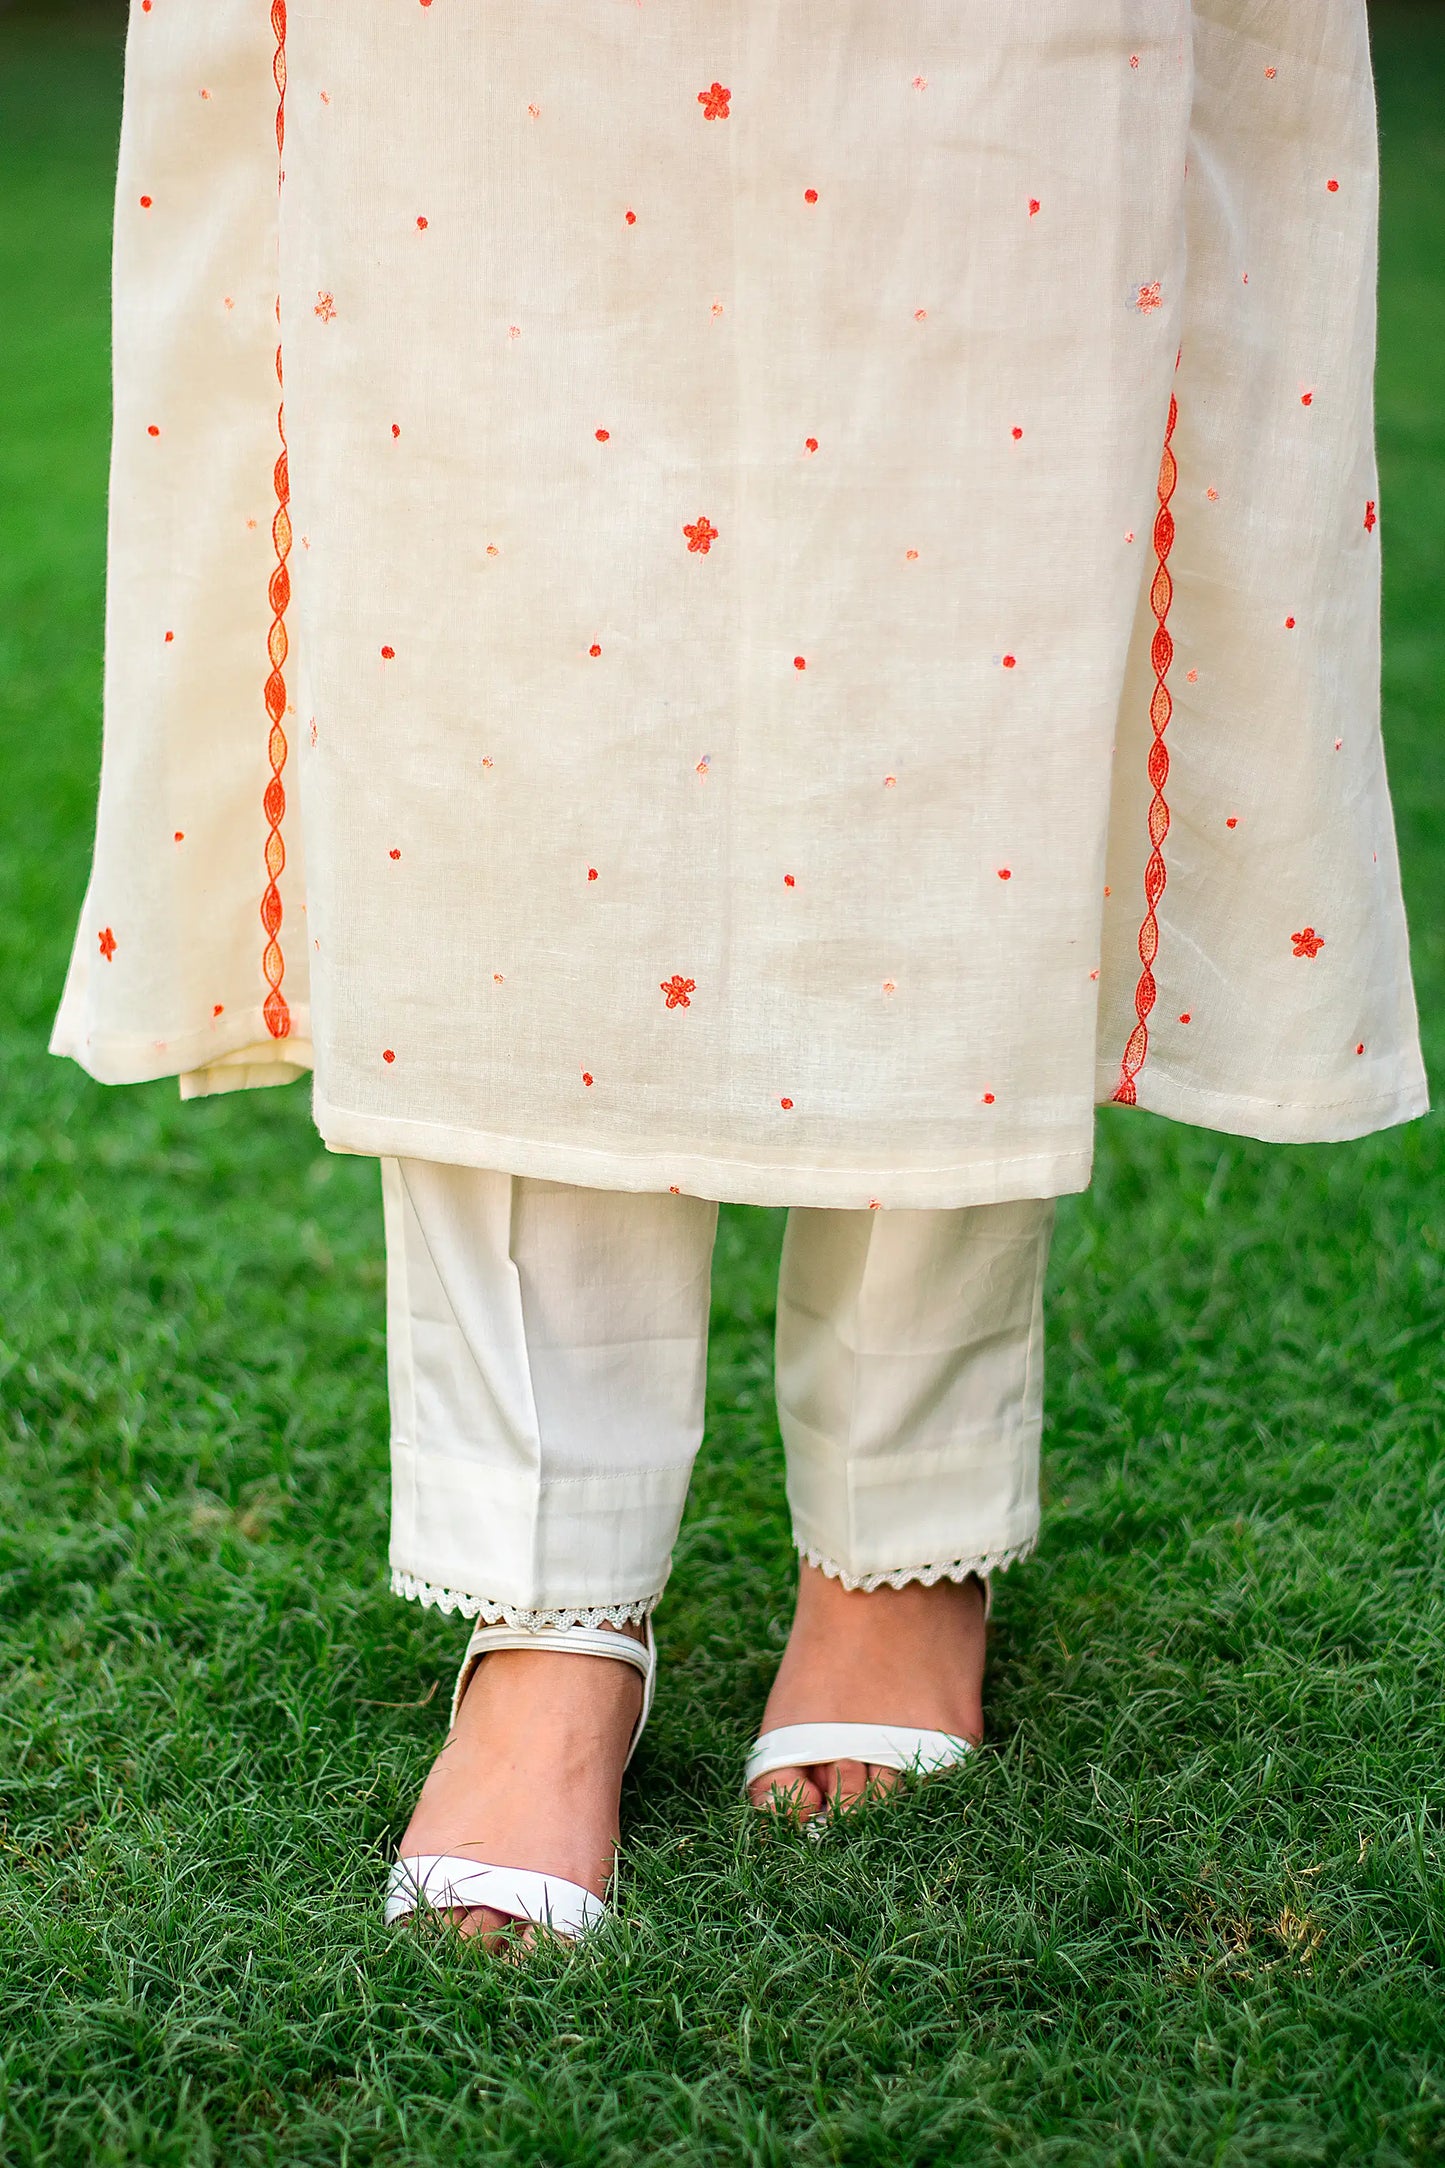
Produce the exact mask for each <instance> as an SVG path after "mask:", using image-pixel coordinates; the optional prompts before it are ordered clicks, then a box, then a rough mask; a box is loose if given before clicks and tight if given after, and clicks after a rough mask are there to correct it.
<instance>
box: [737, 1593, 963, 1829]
mask: <svg viewBox="0 0 1445 2168" xmlns="http://www.w3.org/2000/svg"><path fill="white" fill-rule="evenodd" d="M977 1578H978V1580H979V1581H980V1582H981V1583H982V1586H983V1616H984V1623H985V1624H987V1622H988V1616H989V1613H990V1612H991V1611H992V1609H993V1588H992V1585H991V1583H990V1581H989V1577H988V1575H987V1574H985V1573H981V1574H979V1575H978V1576H977ZM977 1752H978V1749H977V1747H976V1746H975V1745H974V1743H973V1741H972V1740H971V1739H962V1738H958V1737H957V1736H955V1734H954V1733H953V1732H951V1731H920V1730H917V1729H915V1727H914V1726H913V1725H911V1724H783V1725H780V1726H779V1728H778V1729H777V1730H776V1731H765V1732H764V1733H763V1735H762V1737H761V1738H760V1739H757V1740H756V1741H755V1742H754V1744H753V1749H752V1752H751V1753H750V1754H749V1755H748V1758H747V1762H746V1764H745V1766H744V1769H743V1790H744V1792H745V1793H746V1792H747V1791H748V1789H749V1787H750V1786H752V1785H753V1784H755V1783H756V1782H757V1780H758V1778H759V1777H765V1776H767V1775H768V1774H769V1772H770V1771H771V1770H774V1769H816V1768H818V1767H819V1766H820V1765H821V1764H823V1763H825V1762H839V1761H856V1762H863V1763H865V1764H866V1763H870V1762H871V1763H872V1765H873V1767H874V1768H875V1769H896V1770H898V1771H899V1772H900V1773H901V1774H903V1775H906V1776H915V1777H919V1776H935V1775H936V1774H937V1773H938V1771H939V1770H940V1769H953V1768H956V1767H957V1766H958V1764H959V1763H960V1762H962V1761H966V1760H967V1758H968V1756H969V1755H970V1754H976V1753H977ZM768 1796H769V1800H770V1801H771V1800H772V1799H775V1798H776V1797H777V1792H776V1789H775V1790H774V1791H773V1792H771V1793H769V1795H768ZM758 1811H759V1812H760V1813H764V1814H766V1813H768V1812H770V1811H772V1809H771V1807H769V1806H764V1807H761V1808H759V1809H758ZM835 1812H836V1809H835V1808H834V1807H832V1806H831V1805H824V1806H823V1807H821V1808H820V1809H819V1810H818V1812H817V1813H816V1814H813V1815H810V1816H809V1818H808V1821H807V1822H806V1824H805V1825H804V1826H805V1827H806V1828H807V1829H808V1830H809V1831H810V1832H811V1833H812V1834H813V1835H814V1836H821V1835H822V1825H823V1823H824V1822H825V1821H827V1820H829V1819H831V1817H832V1816H833V1814H834V1813H835Z"/></svg>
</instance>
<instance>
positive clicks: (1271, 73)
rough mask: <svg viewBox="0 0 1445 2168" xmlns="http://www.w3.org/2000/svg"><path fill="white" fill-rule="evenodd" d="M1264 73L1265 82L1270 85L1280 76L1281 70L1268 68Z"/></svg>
mask: <svg viewBox="0 0 1445 2168" xmlns="http://www.w3.org/2000/svg"><path fill="white" fill-rule="evenodd" d="M1264 73H1265V80H1266V81H1267V82H1270V83H1272V82H1273V81H1274V79H1275V77H1276V76H1277V75H1278V74H1279V69H1278V68H1266V69H1265V71H1264Z"/></svg>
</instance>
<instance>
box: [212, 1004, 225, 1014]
mask: <svg viewBox="0 0 1445 2168" xmlns="http://www.w3.org/2000/svg"><path fill="white" fill-rule="evenodd" d="M225 1013H226V1004H225V1002H224V1001H218V1002H217V1003H216V1006H215V1007H214V1008H213V1009H212V1011H211V1014H212V1016H224V1015H225Z"/></svg>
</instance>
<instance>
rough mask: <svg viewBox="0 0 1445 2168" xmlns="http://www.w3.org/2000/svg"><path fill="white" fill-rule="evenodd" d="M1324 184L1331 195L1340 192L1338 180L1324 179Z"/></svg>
mask: <svg viewBox="0 0 1445 2168" xmlns="http://www.w3.org/2000/svg"><path fill="white" fill-rule="evenodd" d="M1325 186H1326V188H1327V189H1328V190H1329V192H1330V194H1331V195H1332V196H1337V195H1338V194H1339V192H1340V184H1339V182H1338V181H1326V182H1325Z"/></svg>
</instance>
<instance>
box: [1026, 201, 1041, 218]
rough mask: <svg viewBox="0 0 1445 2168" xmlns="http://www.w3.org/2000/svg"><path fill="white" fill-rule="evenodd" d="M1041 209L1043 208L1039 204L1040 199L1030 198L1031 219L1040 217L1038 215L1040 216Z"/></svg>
mask: <svg viewBox="0 0 1445 2168" xmlns="http://www.w3.org/2000/svg"><path fill="white" fill-rule="evenodd" d="M1040 208H1041V206H1040V203H1039V199H1038V197H1037V196H1030V197H1029V217H1030V218H1037V217H1038V215H1039V211H1040Z"/></svg>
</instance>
